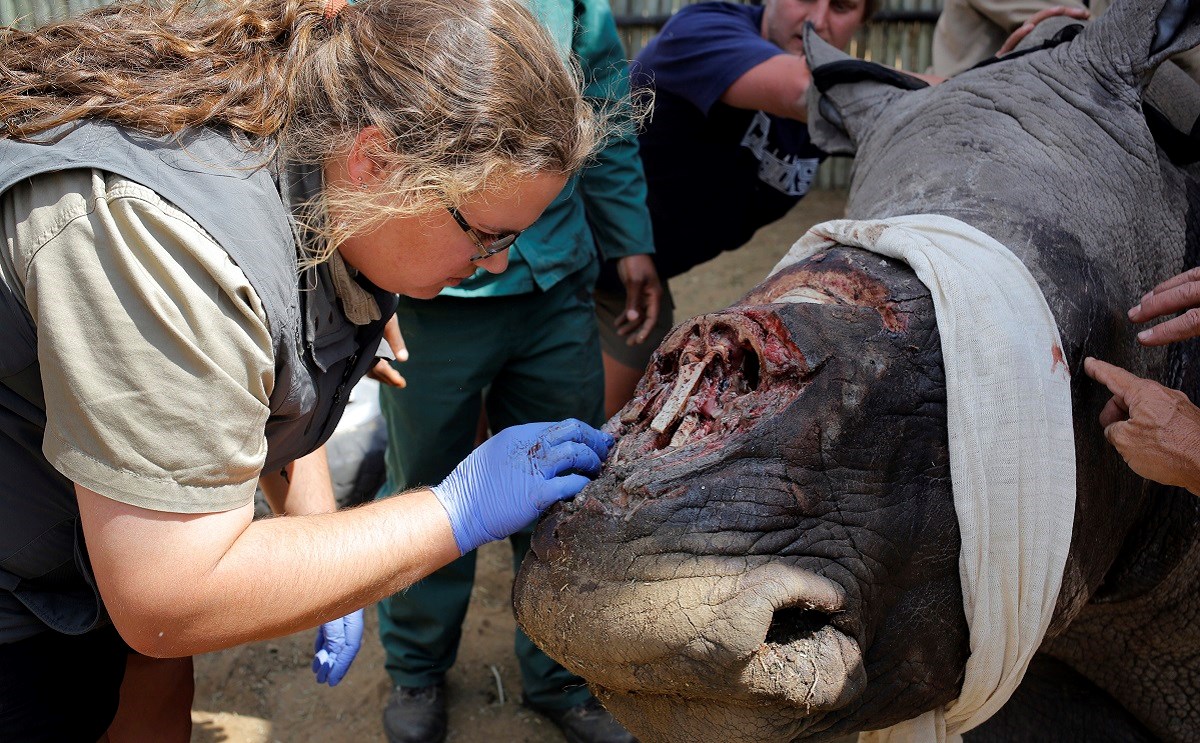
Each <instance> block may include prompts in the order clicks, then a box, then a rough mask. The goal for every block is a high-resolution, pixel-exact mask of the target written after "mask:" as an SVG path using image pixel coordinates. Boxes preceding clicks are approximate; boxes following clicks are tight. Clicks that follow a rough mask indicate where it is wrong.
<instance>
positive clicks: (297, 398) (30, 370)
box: [0, 122, 396, 642]
mask: <svg viewBox="0 0 1200 743" xmlns="http://www.w3.org/2000/svg"><path fill="white" fill-rule="evenodd" d="M272 165H273V164H272V163H271V162H270V158H269V157H268V156H267V155H265V154H263V153H261V152H249V151H247V150H245V149H243V148H241V147H239V146H238V145H236V144H235V143H234V142H233V141H232V140H231V139H230V138H229V137H227V136H225V135H224V134H223V133H220V132H217V131H213V130H201V131H196V132H191V133H189V134H187V135H185V136H183V137H180V138H178V139H172V138H156V137H150V136H147V135H143V134H139V133H135V132H132V131H129V130H127V129H123V128H121V127H118V126H115V125H112V124H108V123H103V122H86V123H80V124H75V125H71V126H68V127H64V128H60V129H57V130H55V132H54V137H53V138H51V137H49V136H43V137H39V142H38V143H31V142H18V141H13V140H10V139H0V193H3V192H4V191H7V190H8V189H9V188H10V187H11V186H12V185H13V184H15V183H17V182H18V181H20V180H22V179H25V178H29V177H31V176H34V175H37V174H39V173H45V172H49V171H55V170H65V169H69V168H98V169H101V170H105V171H108V172H112V173H116V174H118V175H121V176H123V177H125V178H128V179H130V180H133V181H136V182H138V183H141V184H143V185H145V186H147V187H149V188H151V189H153V190H154V191H156V192H157V193H159V194H161V195H162V196H163V198H165V199H167V200H169V201H171V202H172V203H174V204H175V205H176V206H178V207H179V208H180V209H182V210H183V211H184V212H185V213H187V214H188V215H189V216H191V217H192V218H193V219H194V220H196V222H197V223H199V224H200V226H201V227H203V228H204V229H205V230H207V231H208V233H209V234H210V235H212V236H213V238H214V239H215V240H216V241H217V242H218V243H219V244H220V245H221V247H223V248H224V249H225V250H226V251H227V252H228V253H229V255H230V257H231V258H232V259H233V260H234V261H235V262H236V263H237V264H238V266H239V267H240V268H241V269H242V271H243V272H244V273H245V274H246V277H247V278H248V279H249V281H250V284H251V285H252V286H253V287H254V289H255V291H256V292H257V293H258V296H259V299H260V300H261V301H262V304H263V306H264V308H265V310H266V315H267V323H268V326H269V328H270V332H271V341H272V345H273V346H274V355H275V387H274V389H273V390H272V392H271V398H270V407H271V414H270V417H269V418H268V420H267V425H266V437H267V463H266V467H265V469H266V470H267V471H270V470H277V469H279V468H281V467H283V466H284V465H286V464H287V463H288V462H290V461H292V460H294V459H297V458H299V457H302V456H304V455H305V454H307V453H309V452H311V451H313V450H314V449H316V448H317V447H318V446H320V445H321V444H322V443H324V442H325V440H326V439H328V438H329V436H330V434H332V433H333V429H334V427H335V426H336V425H337V422H338V420H339V419H340V418H341V414H342V411H343V410H344V408H345V403H346V398H347V397H348V393H349V389H350V387H352V386H353V385H354V383H355V382H357V381H358V380H359V379H360V378H361V377H362V375H363V374H364V373H366V370H367V369H368V368H369V367H370V366H371V364H372V363H374V359H375V351H376V349H377V348H378V347H379V342H380V339H381V337H382V334H383V324H384V321H383V320H380V321H377V322H374V323H371V324H370V325H365V326H356V325H354V324H352V323H350V322H349V321H348V320H347V319H346V317H345V316H344V315H343V314H342V311H341V308H340V306H339V305H338V302H337V298H336V295H335V293H334V290H333V287H332V283H331V281H330V280H329V275H328V271H327V270H326V268H325V267H323V266H322V267H318V268H316V269H312V270H310V271H307V272H305V273H304V274H300V273H299V272H298V269H297V245H296V237H295V233H294V232H293V227H292V222H291V220H290V211H289V206H288V203H289V198H288V197H287V196H283V195H281V191H282V192H283V193H285V194H286V193H287V192H288V190H289V189H288V187H287V186H286V185H282V186H281V185H280V183H279V182H278V181H279V179H278V178H277V177H276V171H275V168H274V167H272ZM292 190H293V191H294V190H295V189H294V188H293V189H292ZM367 289H368V290H369V291H371V292H372V294H374V295H375V298H376V300H377V301H378V302H379V305H380V309H381V310H382V313H383V317H384V318H385V319H386V318H388V317H390V316H391V314H392V313H393V312H394V310H395V306H396V297H395V296H394V295H391V294H388V293H386V292H384V291H382V290H380V289H377V288H375V287H373V286H367ZM45 407H46V406H45V403H44V398H43V395H42V386H41V374H40V369H39V367H38V360H37V331H36V328H35V327H34V325H33V323H32V321H31V319H30V317H29V314H28V312H27V311H26V310H25V309H24V305H23V303H22V302H21V301H20V298H18V297H17V296H14V294H13V291H12V289H11V288H9V287H5V286H2V285H0V473H2V474H0V642H5V641H12V640H14V639H19V637H20V636H28V635H30V634H34V633H35V632H37V631H40V630H41V629H42V628H43V627H42V625H44V626H47V627H49V628H51V629H53V630H56V631H59V632H63V633H66V634H81V633H83V632H87V631H89V630H91V629H94V628H95V627H97V626H100V625H102V624H104V623H106V622H107V615H106V613H105V612H104V608H103V606H102V604H101V602H100V597H99V593H98V592H97V591H96V589H95V583H94V579H93V577H92V573H91V569H90V566H89V563H88V558H87V552H86V547H85V545H84V541H83V533H82V530H81V528H80V525H79V507H78V503H77V502H76V499H75V492H74V486H73V484H72V483H71V482H69V481H68V480H67V479H66V478H65V477H63V476H62V475H61V474H60V473H58V472H57V471H56V470H55V469H54V468H53V467H51V466H50V464H49V462H47V461H46V458H45V457H44V456H43V455H42V451H41V448H42V437H43V434H44V432H45V424H46V414H45ZM197 415H203V411H197Z"/></svg>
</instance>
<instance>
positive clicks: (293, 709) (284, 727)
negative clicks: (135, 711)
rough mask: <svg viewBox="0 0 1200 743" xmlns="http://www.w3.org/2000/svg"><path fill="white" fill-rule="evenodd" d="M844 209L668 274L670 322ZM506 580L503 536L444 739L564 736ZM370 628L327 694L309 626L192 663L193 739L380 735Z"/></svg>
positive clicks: (835, 196)
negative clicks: (531, 702)
mask: <svg viewBox="0 0 1200 743" xmlns="http://www.w3.org/2000/svg"><path fill="white" fill-rule="evenodd" d="M844 205H845V195H844V194H843V193H838V192H834V193H829V192H816V193H813V194H811V195H809V196H808V197H807V198H805V199H804V200H803V201H802V202H801V203H800V204H799V205H798V206H797V207H796V208H795V209H794V210H793V211H792V212H791V213H789V214H788V215H787V216H786V217H784V218H783V219H782V220H780V221H779V222H776V223H775V224H773V225H770V226H768V227H766V228H764V229H762V230H760V231H759V233H758V234H757V235H756V236H755V239H754V240H753V241H752V242H751V243H750V244H749V245H747V246H746V247H744V248H742V249H741V250H739V251H737V252H734V253H726V254H724V255H722V256H720V257H718V258H716V259H715V260H713V261H710V262H709V263H706V264H705V265H703V266H699V267H697V268H696V269H694V270H692V271H691V272H689V273H687V274H684V275H683V276H679V277H677V278H676V279H674V280H672V282H671V289H672V293H673V294H674V296H675V302H676V312H675V319H676V321H677V322H678V321H680V320H683V319H685V318H688V317H692V316H694V315H697V314H701V313H703V312H708V311H712V310H715V309H720V308H722V307H725V306H727V305H729V304H730V303H731V302H732V301H734V300H735V299H737V298H738V297H740V296H741V295H742V294H743V293H744V292H745V291H746V290H747V289H749V288H750V287H752V286H753V285H755V284H756V283H758V282H759V281H760V280H761V279H762V278H763V277H764V276H766V273H767V271H768V270H770V268H771V266H773V265H774V264H775V262H776V261H777V260H778V259H779V257H780V256H781V255H783V254H784V253H785V252H787V249H788V247H790V246H791V244H792V243H793V242H794V241H795V240H796V238H798V237H799V236H800V235H801V234H802V233H803V232H804V231H805V230H806V229H807V228H808V227H809V226H811V225H813V224H816V223H817V222H822V221H825V220H827V219H836V218H838V217H840V216H841V214H842V209H843V207H844ZM512 577H513V570H512V560H511V557H510V551H509V548H508V546H507V543H494V544H490V545H487V546H485V547H483V548H482V549H481V550H480V561H479V574H478V580H477V581H476V583H475V590H474V593H473V594H472V596H471V608H470V610H469V612H468V613H467V618H466V623H465V626H464V630H463V641H462V645H461V649H460V652H459V656H458V662H457V664H456V665H455V667H454V668H453V669H452V670H451V672H450V674H449V676H448V678H447V687H448V699H449V712H450V735H449V740H450V741H458V742H460V743H468V742H470V743H475V742H477V741H487V742H489V743H518V742H521V743H562V741H563V737H562V736H561V735H560V734H559V732H558V730H557V728H555V727H554V725H553V724H551V723H550V722H549V721H548V720H546V719H545V718H543V717H542V716H540V715H538V714H536V713H533V712H529V711H528V710H525V709H524V708H523V707H521V704H520V698H521V688H520V677H519V673H518V671H517V665H516V661H515V659H514V658H513V653H512V642H513V640H512V638H513V628H514V620H513V614H512V602H511V584H512ZM376 627H377V622H376V617H375V614H374V611H368V612H367V629H366V636H365V638H364V643H363V649H362V651H361V652H360V653H359V656H358V658H357V659H356V660H355V662H354V666H353V667H352V668H351V670H350V673H349V674H348V675H347V676H346V678H345V680H343V681H342V683H341V684H339V685H338V686H337V687H336V688H333V689H330V688H328V687H325V686H318V685H317V684H316V683H315V682H314V681H313V676H312V672H311V670H310V669H309V664H310V663H311V660H312V642H313V633H311V632H304V633H300V634H297V635H292V636H289V637H284V638H280V639H278V640H272V641H269V642H260V643H255V644H252V645H246V646H243V647H240V648H236V649H233V650H227V651H224V652H220V653H211V654H208V655H204V656H200V657H198V658H196V701H195V705H194V708H193V712H192V719H193V722H194V724H195V728H194V732H193V735H192V740H193V742H194V743H218V742H228V743H272V742H273V741H281V742H282V743H292V742H293V741H297V742H298V741H314V742H315V741H323V742H327V743H342V742H343V741H345V742H347V743H348V742H349V741H356V742H359V741H362V742H370V741H383V740H384V736H383V730H382V727H381V722H380V717H381V713H382V710H383V705H384V701H385V699H386V698H387V695H388V692H389V691H390V682H389V680H388V677H387V674H386V673H385V672H384V668H383V651H382V649H381V648H380V646H379V642H378V640H377V637H378V635H377V634H376Z"/></svg>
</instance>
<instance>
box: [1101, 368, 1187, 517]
mask: <svg viewBox="0 0 1200 743" xmlns="http://www.w3.org/2000/svg"><path fill="white" fill-rule="evenodd" d="M1083 370H1084V371H1085V372H1087V375H1088V376H1089V377H1091V378H1092V379H1094V380H1096V381H1097V382H1100V383H1101V384H1103V385H1104V386H1105V387H1107V388H1108V390H1109V392H1112V394H1113V396H1112V399H1110V400H1109V401H1108V403H1107V404H1106V405H1105V406H1104V409H1103V410H1102V411H1100V425H1101V426H1103V427H1104V437H1105V438H1106V439H1108V442H1109V443H1110V444H1112V445H1113V446H1114V447H1116V449H1117V451H1118V452H1119V453H1120V454H1121V457H1122V458H1124V460H1125V463H1126V464H1128V465H1129V467H1130V469H1132V470H1133V471H1134V472H1136V473H1138V474H1139V475H1141V476H1142V477H1144V478H1146V479H1147V480H1153V481H1155V482H1160V483H1162V484H1164V485H1178V486H1179V487H1182V488H1187V489H1188V490H1190V491H1191V492H1192V493H1194V494H1196V495H1200V408H1197V407H1196V406H1195V405H1193V404H1192V403H1191V401H1190V400H1188V397H1187V395H1185V394H1184V393H1182V392H1180V391H1179V390H1173V389H1169V388H1167V387H1164V386H1162V385H1161V384H1159V383H1158V382H1152V381H1150V380H1149V379H1142V378H1141V377H1137V376H1135V375H1133V374H1130V373H1129V372H1127V371H1125V370H1124V369H1122V368H1121V367H1119V366H1113V365H1112V364H1109V363H1106V362H1104V361H1100V360H1099V359H1093V358H1090V357H1089V358H1087V359H1085V360H1084V362H1083Z"/></svg>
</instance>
